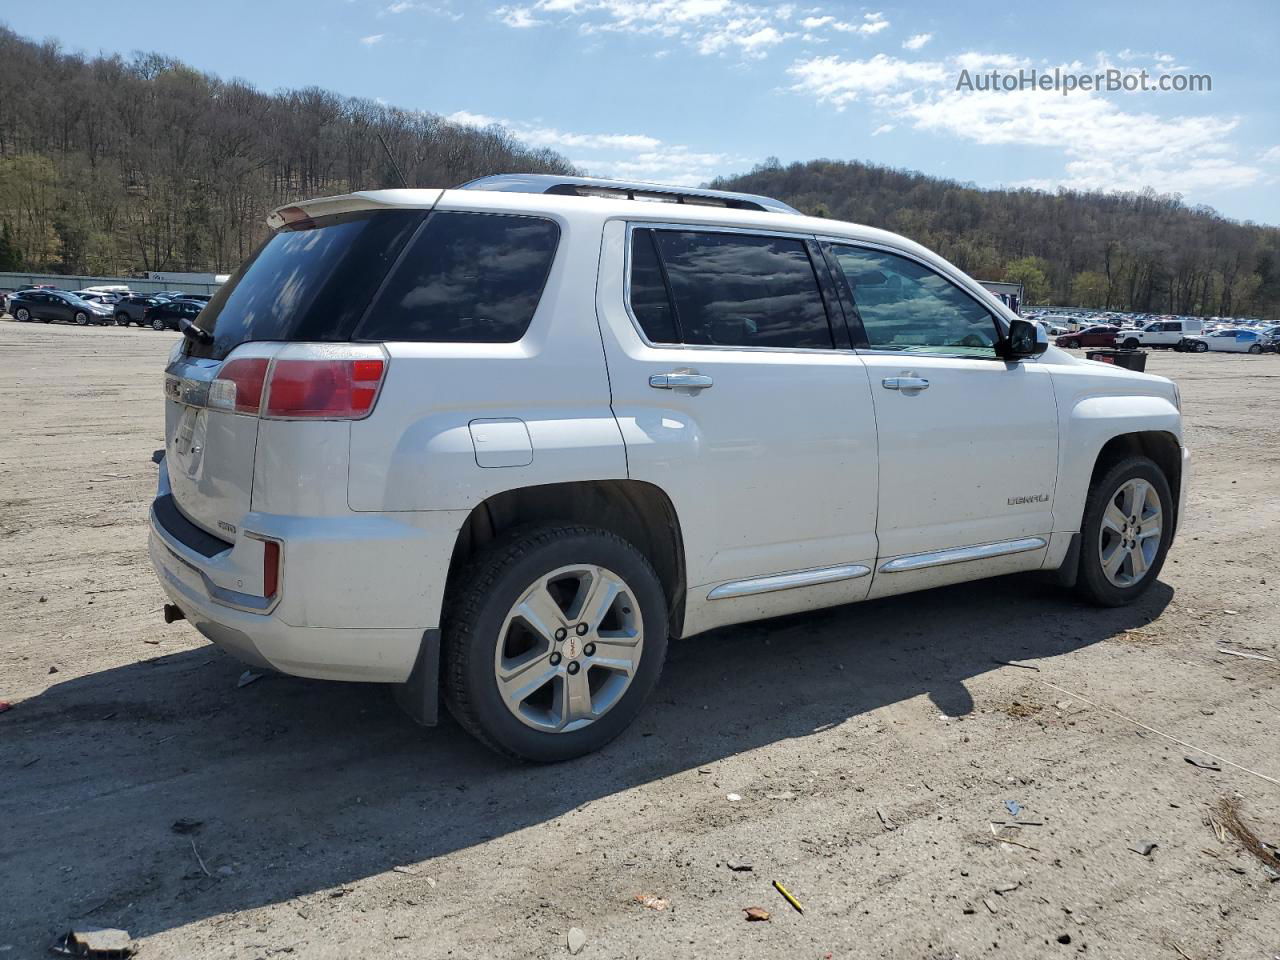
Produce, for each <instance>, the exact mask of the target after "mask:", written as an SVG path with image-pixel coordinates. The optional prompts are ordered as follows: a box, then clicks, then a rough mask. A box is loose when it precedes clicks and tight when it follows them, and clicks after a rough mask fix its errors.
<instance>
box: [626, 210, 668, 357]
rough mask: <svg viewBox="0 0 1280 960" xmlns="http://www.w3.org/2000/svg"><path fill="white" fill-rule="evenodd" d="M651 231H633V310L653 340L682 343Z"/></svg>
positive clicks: (651, 340) (655, 341)
mask: <svg viewBox="0 0 1280 960" xmlns="http://www.w3.org/2000/svg"><path fill="white" fill-rule="evenodd" d="M653 243H654V241H653V231H652V230H636V231H635V232H634V233H632V234H631V310H632V312H633V313H634V314H635V315H636V319H637V320H639V321H640V326H641V328H642V329H643V330H644V335H645V336H646V337H648V338H649V342H650V343H679V342H680V336H679V334H678V333H677V332H676V322H675V317H674V316H673V315H672V311H671V295H670V293H669V292H668V291H667V282H666V281H665V280H664V279H663V278H662V264H661V263H660V262H659V261H658V251H657V249H656V248H655V247H654V245H653Z"/></svg>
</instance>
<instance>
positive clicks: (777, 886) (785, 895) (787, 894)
mask: <svg viewBox="0 0 1280 960" xmlns="http://www.w3.org/2000/svg"><path fill="white" fill-rule="evenodd" d="M773 889H775V890H777V891H778V892H779V893H780V894H782V898H783V899H784V900H786V901H787V903H789V904H791V906H792V907H793V908H794V909H795V911H796V913H804V907H802V906H800V901H799V900H797V899H796V898H795V897H794V896H792V894H791V891H790V890H788V889H787V888H786V887H784V886H783V885H782V884H780V883H779V882H778V881H777V880H775V881H773Z"/></svg>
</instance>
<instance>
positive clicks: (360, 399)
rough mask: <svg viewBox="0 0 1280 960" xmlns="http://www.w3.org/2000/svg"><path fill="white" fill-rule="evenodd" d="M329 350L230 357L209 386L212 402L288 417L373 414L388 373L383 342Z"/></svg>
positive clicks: (342, 417) (240, 410) (233, 409)
mask: <svg viewBox="0 0 1280 960" xmlns="http://www.w3.org/2000/svg"><path fill="white" fill-rule="evenodd" d="M324 353H325V355H324V356H320V357H296V358H295V357H291V356H288V355H287V348H286V353H285V354H284V355H281V356H278V357H276V358H274V359H270V358H267V357H241V358H233V359H231V360H228V361H227V362H226V363H224V364H223V365H222V369H221V370H219V371H218V376H217V379H215V380H213V381H212V383H211V384H210V386H209V406H210V407H214V408H216V409H219V410H227V411H230V412H233V413H245V414H249V415H251V416H260V417H269V418H278V419H285V420H359V419H361V418H363V417H367V416H368V415H369V414H370V413H372V412H373V405H374V404H375V403H376V402H377V400H378V392H379V390H381V388H382V381H383V380H384V379H385V378H386V373H387V359H386V356H385V354H383V353H382V352H381V350H379V349H378V348H365V347H352V348H344V347H337V346H334V347H328V346H326V347H325V348H324ZM344 353H345V354H346V355H345V356H344V355H342V354H344ZM352 353H356V354H357V355H355V356H352V355H351V354H352Z"/></svg>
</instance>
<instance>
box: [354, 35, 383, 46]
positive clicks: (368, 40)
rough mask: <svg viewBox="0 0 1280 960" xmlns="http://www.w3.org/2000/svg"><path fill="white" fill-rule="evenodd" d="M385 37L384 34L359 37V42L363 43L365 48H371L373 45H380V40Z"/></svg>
mask: <svg viewBox="0 0 1280 960" xmlns="http://www.w3.org/2000/svg"><path fill="white" fill-rule="evenodd" d="M385 36H386V34H385V33H372V34H370V35H369V36H367V37H361V38H360V42H361V43H363V44H364V45H365V46H366V47H372V46H373V45H374V44H378V43H381V42H382V38H383V37H385Z"/></svg>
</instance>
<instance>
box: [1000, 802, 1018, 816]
mask: <svg viewBox="0 0 1280 960" xmlns="http://www.w3.org/2000/svg"><path fill="white" fill-rule="evenodd" d="M1004 808H1005V809H1006V810H1008V811H1009V816H1011V817H1016V816H1017V815H1018V814H1020V813H1021V812H1022V804H1020V803H1019V802H1018V801H1017V800H1006V801H1005V802H1004Z"/></svg>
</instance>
